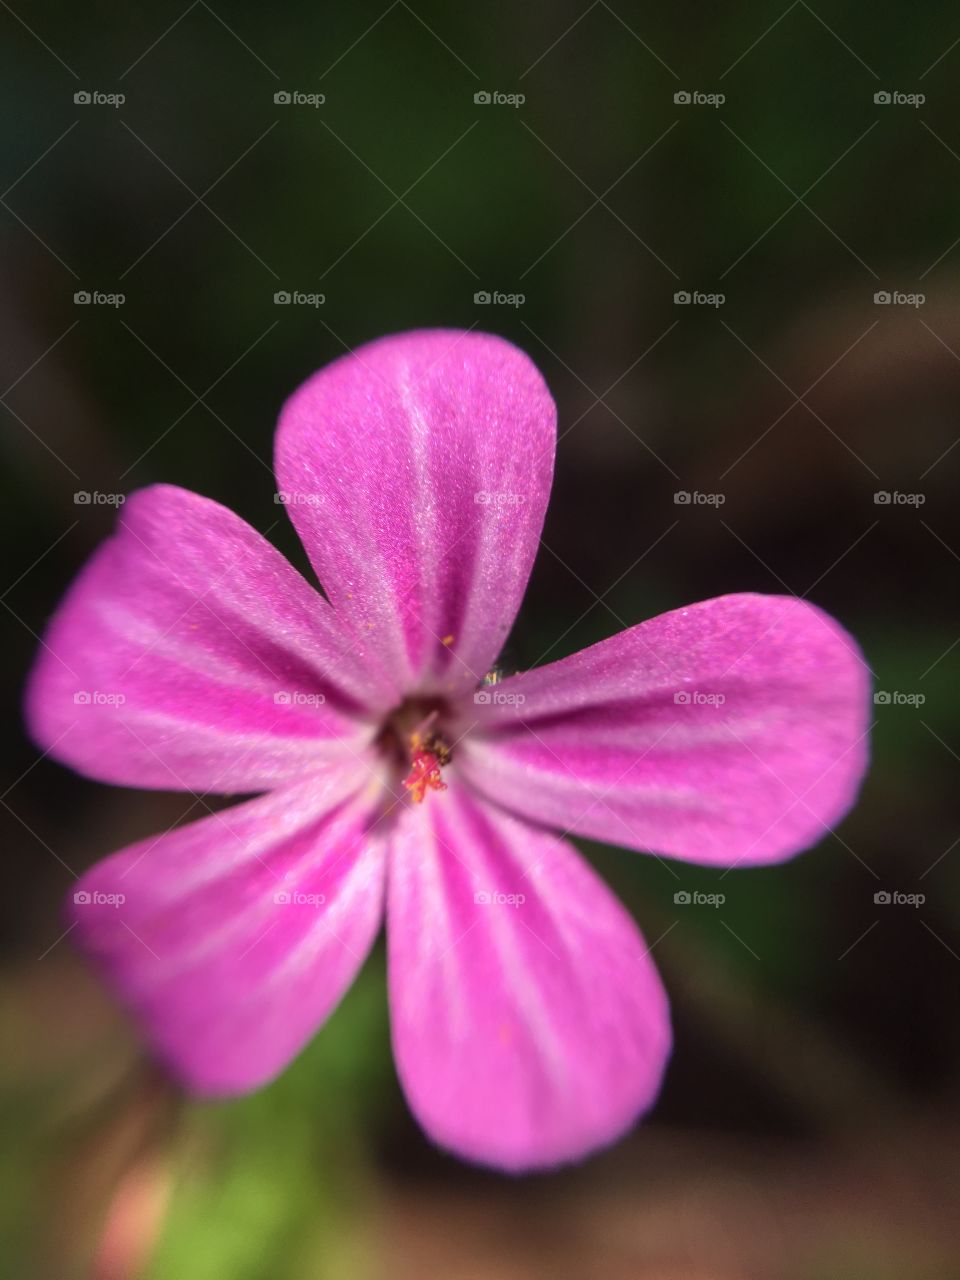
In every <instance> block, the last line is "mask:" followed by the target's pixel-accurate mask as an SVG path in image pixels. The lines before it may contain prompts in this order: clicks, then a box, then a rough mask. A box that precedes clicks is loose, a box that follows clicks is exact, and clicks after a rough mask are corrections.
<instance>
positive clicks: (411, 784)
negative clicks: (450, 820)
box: [403, 711, 450, 804]
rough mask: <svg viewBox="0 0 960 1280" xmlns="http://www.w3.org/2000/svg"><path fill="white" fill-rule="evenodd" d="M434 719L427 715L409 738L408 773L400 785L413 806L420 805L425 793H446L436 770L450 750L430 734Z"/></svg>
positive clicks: (448, 756) (443, 783)
mask: <svg viewBox="0 0 960 1280" xmlns="http://www.w3.org/2000/svg"><path fill="white" fill-rule="evenodd" d="M436 718H437V713H436V712H435V711H434V712H431V714H430V715H429V716H427V718H426V719H425V720H423V721H421V723H420V724H419V725H418V726H417V728H416V729H414V731H413V733H411V735H410V772H409V773H408V774H407V776H406V777H405V778H404V780H403V785H404V786H405V787H406V788H407V790H408V791H409V792H410V796H411V799H412V800H413V802H414V804H422V802H423V799H424V797H425V796H426V794H427V792H428V791H446V789H447V784H446V783H445V782H444V781H442V779H441V777H440V770H441V769H442V768H443V766H444V765H445V764H446V763H447V761H448V760H449V759H450V748H449V747H448V746H447V744H446V743H445V742H444V741H443V739H442V738H441V737H440V735H439V734H438V733H436V732H434V730H433V723H434V721H435V720H436Z"/></svg>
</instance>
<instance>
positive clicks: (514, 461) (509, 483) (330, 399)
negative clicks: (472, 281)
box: [276, 331, 556, 697]
mask: <svg viewBox="0 0 960 1280" xmlns="http://www.w3.org/2000/svg"><path fill="white" fill-rule="evenodd" d="M555 436H556V419H555V410H554V405H553V401H552V400H551V398H550V395H549V392H548V391H547V389H546V387H545V385H544V382H543V379H542V378H541V376H540V374H539V373H538V372H537V370H536V369H535V368H534V366H533V364H532V363H531V362H530V360H529V359H528V358H527V357H526V356H525V355H523V353H522V352H520V351H518V350H517V348H516V347H513V346H511V345H510V344H509V343H507V342H504V341H503V340H502V339H500V338H495V337H491V336H489V335H486V334H477V333H461V332H456V331H428V332H419V333H408V334H402V335H400V336H397V337H390V338H383V339H381V340H380V341H378V342H373V343H370V344H368V345H367V346H363V347H358V348H357V350H356V351H354V352H353V353H352V354H350V355H349V356H344V357H343V358H342V359H340V360H337V361H336V362H335V363H334V364H332V365H329V366H328V367H327V368H325V369H321V370H320V372H319V373H317V374H315V375H314V376H313V377H312V378H311V379H310V380H309V381H308V382H306V383H304V385H303V386H302V387H301V388H300V389H299V390H298V391H297V392H296V393H295V394H294V395H293V396H292V397H291V399H290V400H289V401H288V402H287V404H286V406H285V408H284V410H283V413H282V415H281V418H280V426H279V430H278V432H277V444H276V469H277V480H278V483H279V485H280V489H281V492H282V493H283V495H284V497H285V499H286V501H287V503H288V506H287V510H288V512H289V514H290V516H291V518H292V520H293V522H294V524H295V525H296V527H297V531H298V532H299V534H300V536H301V538H302V539H303V542H304V545H305V547H306V549H307V552H308V554H309V556H310V559H311V560H312V562H313V565H314V568H315V569H316V571H317V575H318V576H319V578H320V582H321V583H322V585H323V588H324V590H325V592H326V593H327V595H328V597H329V598H330V600H331V601H332V602H333V604H334V605H335V606H336V607H337V611H338V613H342V614H343V615H344V616H345V617H349V619H350V621H351V624H352V627H353V629H354V633H355V634H356V635H357V636H359V637H362V638H364V639H366V638H369V642H370V645H371V647H372V649H373V650H374V651H375V652H376V653H377V654H378V655H379V657H380V658H381V660H382V661H383V663H384V664H385V665H386V666H387V667H388V669H389V670H390V672H391V673H392V674H393V677H394V680H395V692H396V694H397V696H398V697H399V696H400V695H402V694H403V693H406V692H409V691H411V690H412V689H415V688H419V689H421V690H426V689H431V690H433V691H440V690H446V691H451V690H457V689H472V688H473V686H474V685H476V684H477V683H478V682H479V681H480V679H481V678H482V677H483V675H484V674H485V673H486V671H487V669H488V668H489V667H490V666H491V664H492V663H493V661H494V659H495V658H496V656H497V654H498V653H499V651H500V648H501V646H502V645H503V642H504V639H505V638H506V634H507V631H508V630H509V627H510V624H511V623H512V621H513V618H514V615H515V614H516V611H517V608H518V607H519V604H520V600H521V597H522V595H523V590H524V587H525V585H526V582H527V578H528V577H529V574H530V568H531V566H532V563H533V558H534V554H535V552H536V548H537V540H538V537H539V534H540V529H541V527H542V524H543V514H544V510H545V508H546V503H547V497H548V495H549V489H550V481H551V476H552V473H553V455H554V447H555Z"/></svg>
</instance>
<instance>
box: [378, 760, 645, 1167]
mask: <svg viewBox="0 0 960 1280" xmlns="http://www.w3.org/2000/svg"><path fill="white" fill-rule="evenodd" d="M387 875H388V879H387V883H388V889H387V946H388V957H389V980H390V1017H391V1024H392V1030H393V1046H394V1056H395V1058H396V1062H397V1069H398V1072H399V1075H400V1079H401V1082H402V1084H403V1088H404V1091H405V1093H406V1095H407V1098H408V1100H409V1102H410V1106H411V1108H412V1109H413V1111H414V1113H415V1115H416V1116H417V1118H418V1120H419V1121H420V1123H421V1124H422V1125H423V1127H424V1129H425V1130H426V1131H427V1133H428V1134H429V1135H430V1137H431V1138H433V1140H434V1141H435V1142H437V1143H439V1144H440V1145H441V1146H443V1147H447V1148H449V1149H450V1150H451V1151H454V1152H456V1154H458V1155H460V1156H464V1157H466V1158H467V1159H471V1160H477V1161H479V1162H481V1163H484V1164H492V1165H496V1166H499V1167H500V1168H504V1169H510V1170H514V1171H519V1170H524V1169H533V1168H538V1167H545V1166H550V1165H555V1164H559V1163H562V1162H564V1161H567V1160H574V1159H577V1158H579V1157H581V1156H584V1155H586V1154H587V1153H588V1152H590V1151H592V1150H594V1149H595V1148H597V1147H600V1146H603V1145H605V1144H607V1143H610V1142H612V1141H614V1140H615V1139H616V1138H618V1137H620V1136H621V1135H622V1134H623V1133H624V1132H625V1131H626V1130H627V1129H628V1128H629V1127H630V1126H631V1125H632V1124H633V1123H634V1121H635V1120H636V1119H637V1117H638V1116H639V1115H640V1114H641V1113H642V1112H643V1111H645V1110H646V1109H647V1108H648V1107H649V1106H650V1105H651V1104H652V1102H653V1101H654V1099H655V1098H656V1096H657V1093H658V1090H659V1087H660V1080H661V1077H662V1074H663V1070H664V1067H665V1064H666V1060H667V1057H668V1055H669V1051H670V1026H669V1013H668V1009H667V1001H666V997H665V995H664V992H663V988H662V986H661V984H660V979H659V977H658V975H657V971H656V968H655V966H654V964H653V961H652V960H651V959H650V956H649V954H648V951H647V949H646V947H645V946H644V943H643V939H642V938H641V937H640V935H639V933H638V932H637V929H636V926H635V925H634V923H633V921H632V920H631V918H630V916H629V915H628V914H627V913H626V911H624V909H623V908H622V907H621V906H620V904H619V903H618V902H617V900H616V898H615V897H614V896H613V895H612V894H611V893H610V891H609V890H608V889H607V887H606V886H605V885H604V884H603V883H602V881H600V880H599V879H598V878H597V877H596V876H595V875H594V874H593V872H592V871H591V870H590V869H589V868H588V867H587V865H586V864H585V863H584V862H583V861H582V859H581V858H580V857H579V856H578V854H577V853H576V851H575V850H573V849H572V848H571V847H570V846H569V845H568V844H567V843H566V841H564V840H560V839H558V838H557V837H556V836H554V835H551V834H550V833H549V832H544V831H538V830H536V829H535V828H533V827H530V826H528V825H527V824H526V823H525V822H522V821H519V820H517V819H515V818H512V817H509V816H507V815H506V814H504V813H502V812H500V811H498V810H496V809H495V808H493V807H492V806H489V805H486V804H484V803H483V801H482V800H480V799H479V798H477V797H474V796H473V795H471V793H470V791H469V789H468V788H467V787H465V786H464V785H463V783H462V781H459V782H458V780H457V779H456V778H455V777H451V784H450V789H449V790H448V791H446V792H442V793H440V794H439V795H438V796H431V797H429V798H428V800H427V801H426V802H425V803H424V804H423V805H422V806H419V807H416V808H408V809H406V810H405V811H404V812H403V813H402V815H401V817H400V820H399V823H398V825H397V828H396V830H395V831H394V832H393V833H392V835H391V838H390V848H389V864H388V873H387Z"/></svg>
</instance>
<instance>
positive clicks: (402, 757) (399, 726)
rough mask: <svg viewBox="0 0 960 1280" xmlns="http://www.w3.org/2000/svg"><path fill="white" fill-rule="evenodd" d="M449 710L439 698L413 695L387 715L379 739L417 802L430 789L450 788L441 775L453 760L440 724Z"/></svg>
mask: <svg viewBox="0 0 960 1280" xmlns="http://www.w3.org/2000/svg"><path fill="white" fill-rule="evenodd" d="M446 711H447V707H446V705H445V704H444V703H443V702H441V701H438V700H436V699H426V698H410V699H408V700H407V701H406V702H405V703H403V705H402V706H400V707H398V708H397V709H396V711H394V712H392V713H391V714H390V715H389V716H388V717H387V720H386V722H385V724H384V727H383V729H382V730H381V733H380V737H379V738H378V740H377V743H378V746H379V748H380V751H381V753H382V754H383V755H385V756H386V757H387V759H388V760H389V761H390V763H391V764H392V765H393V766H394V768H395V769H396V770H397V773H398V776H399V777H400V780H401V781H402V783H403V785H404V787H406V789H407V791H409V793H410V798H411V800H412V801H413V802H414V804H421V803H422V802H423V800H424V799H425V797H426V795H427V792H428V791H446V789H447V784H446V783H445V782H444V781H443V780H442V778H441V776H440V771H441V769H443V767H444V766H445V765H446V764H448V763H449V761H450V747H449V746H448V745H447V742H446V740H445V738H444V736H443V733H442V731H441V727H440V726H441V721H442V719H443V717H444V715H445V713H446Z"/></svg>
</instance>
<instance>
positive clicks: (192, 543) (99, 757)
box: [27, 485, 376, 792]
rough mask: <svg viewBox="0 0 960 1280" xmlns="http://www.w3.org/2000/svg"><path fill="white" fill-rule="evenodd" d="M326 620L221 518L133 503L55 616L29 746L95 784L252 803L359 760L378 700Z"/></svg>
mask: <svg viewBox="0 0 960 1280" xmlns="http://www.w3.org/2000/svg"><path fill="white" fill-rule="evenodd" d="M361 664H362V655H361V654H359V653H358V652H357V650H356V646H355V643H354V641H353V640H352V639H351V638H348V637H347V635H346V633H344V632H342V631H341V630H340V628H339V627H338V626H337V623H336V619H335V617H334V614H333V610H332V609H331V608H330V606H329V605H328V604H327V603H326V601H325V600H324V599H323V598H322V597H321V596H320V595H319V593H318V592H317V591H315V590H314V589H313V588H312V587H310V586H309V584H308V583H307V582H305V581H304V579H303V578H302V577H301V576H300V575H299V574H298V573H297V572H296V571H295V570H294V569H293V567H292V566H291V565H290V564H289V563H288V562H287V561H286V560H285V559H284V557H283V556H282V555H280V553H279V552H278V551H277V550H276V549H275V548H274V547H272V546H271V545H270V544H269V543H268V542H267V541H266V540H265V539H264V538H262V537H261V536H260V534H259V533H257V532H256V530H254V529H251V528H250V526H249V525H248V524H246V523H245V522H244V521H243V520H241V519H240V518H239V517H238V516H236V515H234V514H233V512H231V511H228V510H227V509H226V508H225V507H222V506H220V505H219V504H218V503H216V502H211V501H210V500H209V499H207V498H201V497H199V496H198V495H197V494H194V493H189V492H187V491H186V490H184V489H177V488H173V487H170V486H166V485H162V486H156V487H155V488H151V489H144V490H141V491H140V492H138V493H135V494H133V496H132V497H131V498H130V499H129V501H128V502H127V503H126V504H125V505H124V507H123V508H122V509H121V513H120V517H119V522H118V527H117V529H116V532H115V533H114V535H113V536H112V537H111V538H110V539H108V541H107V542H105V543H104V545H103V546H102V547H100V548H99V550H98V551H97V552H96V553H95V554H94V556H93V557H92V558H91V560H90V561H89V562H88V564H87V565H86V567H85V568H84V569H83V571H82V572H81V573H80V575H79V577H78V578H77V580H76V581H75V582H74V584H73V586H72V587H71V589H70V591H69V592H68V594H67V596H66V598H65V600H64V601H63V602H62V604H61V605H60V607H59V608H58V610H57V612H56V613H55V615H54V617H53V619H52V621H51V622H50V625H49V627H48V629H47V633H46V636H45V638H44V642H43V646H42V648H41V651H40V653H39V655H38V658H37V662H36V665H35V667H34V670H33V673H32V676H31V680H30V684H29V687H28V693H27V718H28V721H29V725H30V728H31V731H32V733H33V736H34V738H35V739H36V741H37V742H38V743H39V745H40V746H42V747H44V748H46V749H47V750H49V751H50V752H51V754H53V755H54V756H55V758H57V759H59V760H62V761H64V762H65V763H67V764H70V765H72V766H73V767H74V768H75V769H78V770H79V771H80V772H81V773H86V774H88V775H89V776H91V777H94V778H98V779H100V780H102V781H105V782H118V783H124V784H128V785H132V786H140V787H162V788H166V789H169V790H179V789H182V788H190V789H198V790H207V791H225V792H235V791H255V790H261V789H264V788H268V787H271V786H275V785H277V784H278V783H280V782H283V781H284V780H287V779H289V778H291V777H296V776H299V775H302V774H303V773H304V772H307V771H309V770H311V769H314V768H316V767H317V765H318V764H319V763H322V762H323V761H324V760H327V759H330V758H331V756H332V755H341V754H343V753H344V752H347V751H350V750H353V751H356V750H358V749H359V748H360V747H361V746H362V744H363V742H364V741H365V740H366V738H367V737H369V734H370V729H369V728H366V727H364V725H363V724H362V723H361V721H360V720H359V719H358V713H359V712H360V710H361V709H362V703H363V701H364V699H365V697H367V696H368V695H369V694H370V693H371V691H373V690H375V689H376V684H375V676H374V674H373V673H372V672H368V671H366V670H365V669H364V667H363V666H362V665H361Z"/></svg>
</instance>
